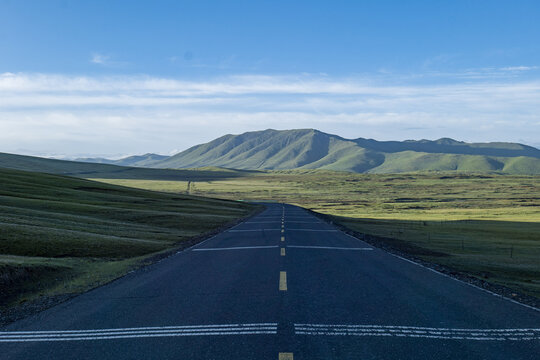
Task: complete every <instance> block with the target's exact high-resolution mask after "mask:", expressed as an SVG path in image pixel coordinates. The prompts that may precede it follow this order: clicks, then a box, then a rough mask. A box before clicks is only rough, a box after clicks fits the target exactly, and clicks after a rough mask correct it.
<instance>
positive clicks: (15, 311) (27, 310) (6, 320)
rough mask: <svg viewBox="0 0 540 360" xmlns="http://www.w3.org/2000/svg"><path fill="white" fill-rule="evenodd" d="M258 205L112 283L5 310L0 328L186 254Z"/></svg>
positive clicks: (152, 257)
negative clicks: (168, 259)
mask: <svg viewBox="0 0 540 360" xmlns="http://www.w3.org/2000/svg"><path fill="white" fill-rule="evenodd" d="M254 204H256V205H259V206H260V207H259V208H256V209H255V210H253V212H252V213H251V214H249V215H247V216H245V217H243V218H239V219H237V220H234V221H231V222H229V223H227V224H224V225H222V226H220V227H218V228H216V229H214V230H211V231H208V232H206V233H204V234H201V235H198V236H194V237H192V238H190V239H188V240H185V241H183V242H182V243H181V244H178V245H177V246H174V247H172V248H170V249H166V250H163V251H160V252H158V253H155V254H153V255H149V256H148V257H146V258H144V259H142V260H141V261H140V262H139V263H138V264H137V265H136V266H135V267H134V268H133V269H132V270H130V271H128V272H127V273H125V274H123V275H122V276H119V277H117V278H115V279H112V280H110V281H107V282H105V283H103V284H100V285H98V286H96V287H93V288H91V289H88V290H86V291H84V292H80V293H69V294H61V295H54V296H43V297H40V298H38V299H36V300H34V301H30V302H25V303H22V304H19V305H15V306H13V307H11V308H8V309H5V310H3V311H0V328H2V327H4V326H7V325H9V324H11V323H14V322H16V321H19V320H23V319H25V318H28V317H30V316H33V315H36V314H38V313H40V312H42V311H44V310H47V309H50V308H52V307H54V306H56V305H59V304H61V303H64V302H66V301H69V300H71V299H73V298H76V297H77V296H80V295H83V294H86V293H88V292H90V291H92V290H95V289H98V288H100V287H102V286H106V285H109V284H111V283H113V282H115V281H118V280H120V279H122V278H124V277H126V276H128V275H131V274H134V273H136V272H139V271H144V270H145V269H147V268H148V267H150V266H152V265H155V264H158V263H159V262H161V261H163V260H165V259H167V258H169V257H171V256H174V255H176V254H178V253H181V252H184V251H186V250H190V249H191V248H194V247H196V246H198V245H200V244H202V243H204V242H206V241H207V240H210V239H212V238H214V237H216V236H217V235H219V234H221V233H223V232H225V231H227V230H229V229H231V228H234V227H236V226H238V225H240V224H242V223H244V222H246V221H248V220H249V219H251V218H253V217H255V216H257V215H259V214H261V213H262V212H264V211H265V210H266V209H267V207H266V206H265V205H264V204H263V203H254Z"/></svg>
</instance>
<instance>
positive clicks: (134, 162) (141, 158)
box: [75, 153, 168, 167]
mask: <svg viewBox="0 0 540 360" xmlns="http://www.w3.org/2000/svg"><path fill="white" fill-rule="evenodd" d="M167 158H168V156H165V155H158V154H150V153H148V154H144V155H134V156H128V157H125V158H122V159H118V160H111V159H105V158H79V159H75V161H78V162H89V163H98V164H111V165H120V166H135V167H149V166H151V165H152V164H154V163H157V162H159V161H162V160H165V159H167Z"/></svg>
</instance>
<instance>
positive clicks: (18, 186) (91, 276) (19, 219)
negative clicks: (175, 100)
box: [0, 169, 255, 307]
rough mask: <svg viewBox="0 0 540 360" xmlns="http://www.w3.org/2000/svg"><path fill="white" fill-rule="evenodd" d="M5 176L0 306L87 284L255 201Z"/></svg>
mask: <svg viewBox="0 0 540 360" xmlns="http://www.w3.org/2000/svg"><path fill="white" fill-rule="evenodd" d="M0 177H1V179H2V181H1V182H0V294H1V295H0V307H5V306H9V305H12V304H14V303H18V302H22V301H27V300H33V299H35V298H36V297H38V296H40V295H57V294H65V293H78V292H81V291H84V290H87V289H89V288H91V287H94V286H96V285H99V284H102V283H104V282H107V281H110V280H112V279H114V278H116V277H118V276H120V275H122V274H125V273H126V272H127V271H129V270H130V269H132V268H134V267H136V266H139V265H140V264H142V263H144V262H145V261H146V259H147V258H148V257H149V256H154V255H156V254H159V253H160V252H166V251H168V250H170V249H173V248H177V247H182V246H184V245H186V244H189V243H190V241H191V239H193V238H194V237H196V236H200V235H202V234H204V233H208V232H210V231H212V230H215V229H217V228H219V227H221V226H223V225H225V224H227V223H230V222H232V221H235V220H237V219H239V218H242V217H245V216H247V215H249V214H250V213H251V212H252V211H253V210H254V209H255V207H254V206H252V205H249V204H244V203H239V202H232V201H227V200H218V199H209V198H200V197H196V196H190V195H176V194H164V193H156V192H150V191H146V190H140V189H133V188H123V187H119V186H116V185H109V184H103V183H98V182H93V181H89V180H84V179H75V178H70V177H64V176H57V175H46V174H39V173H31V172H24V171H18V170H6V169H0Z"/></svg>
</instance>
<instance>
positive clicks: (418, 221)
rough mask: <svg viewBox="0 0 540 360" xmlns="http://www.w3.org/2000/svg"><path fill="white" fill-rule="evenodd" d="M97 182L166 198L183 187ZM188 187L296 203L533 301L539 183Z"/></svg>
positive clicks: (290, 177) (468, 176) (458, 175)
mask: <svg viewBox="0 0 540 360" xmlns="http://www.w3.org/2000/svg"><path fill="white" fill-rule="evenodd" d="M96 180H100V181H105V182H110V183H114V184H118V185H124V186H131V187H137V188H143V189H150V190H158V191H164V192H173V193H182V192H186V191H187V186H188V183H187V182H186V181H166V180H142V179H139V180H137V179H96ZM191 181H192V182H191V184H190V193H191V194H196V195H204V196H211V197H218V198H226V199H245V200H273V201H280V202H288V203H294V204H297V205H300V206H302V207H305V208H308V209H311V210H314V211H317V212H320V213H323V214H327V215H331V216H333V219H334V221H336V222H340V223H342V224H343V225H346V226H347V227H349V228H351V229H353V230H356V231H358V232H361V233H367V234H373V235H378V236H383V237H389V238H393V239H396V241H398V242H400V245H404V244H405V245H407V244H408V245H412V246H410V247H409V250H410V251H409V252H412V255H414V256H417V257H420V258H422V259H424V260H427V261H430V262H434V263H437V264H441V265H445V266H448V267H450V268H453V269H456V270H458V271H462V272H466V273H469V274H472V275H474V276H477V277H479V278H481V279H484V280H488V281H490V282H493V283H496V284H501V285H505V286H508V287H510V288H514V289H516V290H519V291H522V292H524V293H527V294H530V295H534V296H537V297H540V195H539V194H540V177H539V176H526V175H498V174H479V173H465V172H420V173H404V174H354V173H347V172H333V171H323V170H283V171H268V172H259V173H245V174H244V176H239V177H235V178H215V179H214V180H208V178H206V179H203V178H200V179H197V178H196V177H195V176H194V177H192V178H191ZM400 247H401V248H403V246H400Z"/></svg>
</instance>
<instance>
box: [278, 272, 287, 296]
mask: <svg viewBox="0 0 540 360" xmlns="http://www.w3.org/2000/svg"><path fill="white" fill-rule="evenodd" d="M279 290H280V291H287V272H286V271H280V272H279Z"/></svg>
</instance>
